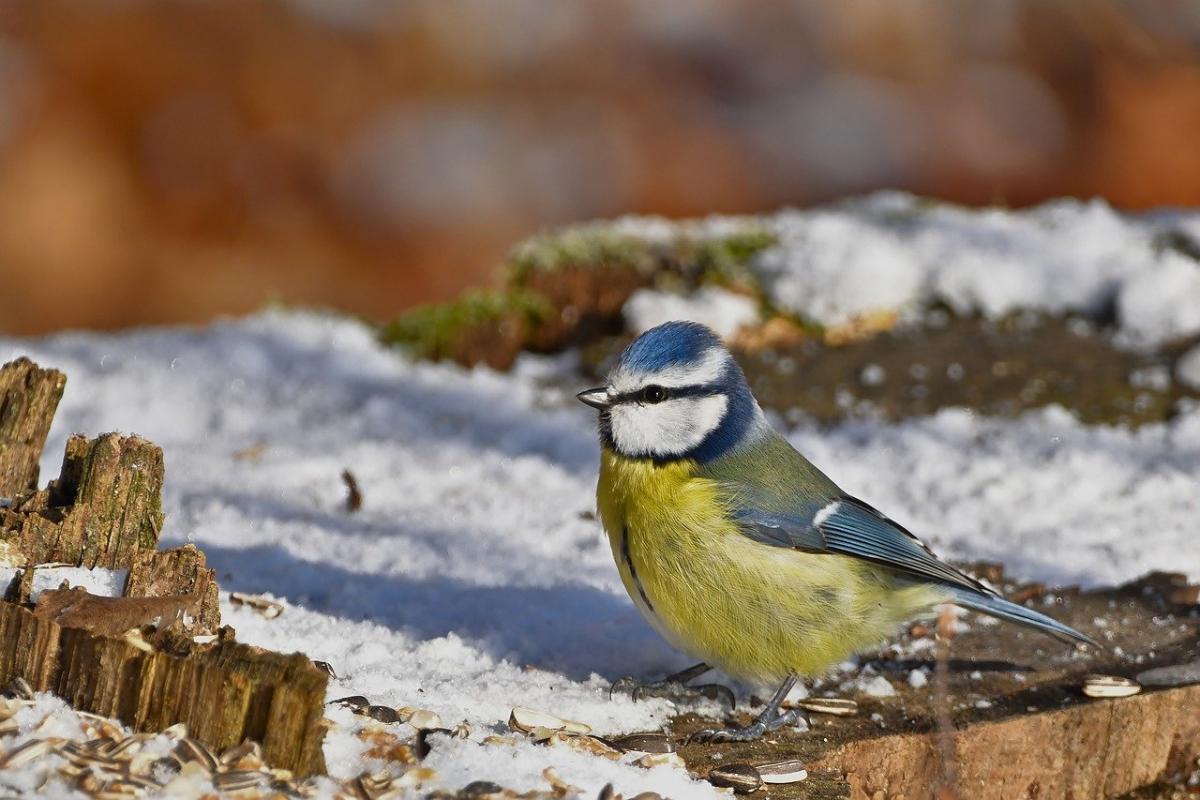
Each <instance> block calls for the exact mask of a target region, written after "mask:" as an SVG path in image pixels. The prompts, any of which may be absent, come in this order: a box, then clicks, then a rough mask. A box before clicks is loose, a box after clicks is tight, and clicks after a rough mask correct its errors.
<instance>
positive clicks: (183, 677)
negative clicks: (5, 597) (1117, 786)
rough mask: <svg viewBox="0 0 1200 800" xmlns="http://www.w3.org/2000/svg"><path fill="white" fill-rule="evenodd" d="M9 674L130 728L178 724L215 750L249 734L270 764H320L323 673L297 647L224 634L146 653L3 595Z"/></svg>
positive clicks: (2, 649)
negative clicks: (273, 647)
mask: <svg viewBox="0 0 1200 800" xmlns="http://www.w3.org/2000/svg"><path fill="white" fill-rule="evenodd" d="M16 677H20V678H24V679H25V680H27V681H28V682H29V684H30V685H31V686H32V687H33V688H34V689H36V690H41V691H50V692H53V693H55V694H57V695H59V696H61V697H63V698H65V699H66V700H67V701H68V702H70V703H71V705H72V706H74V707H75V708H78V709H82V710H85V711H91V712H93V713H96V714H104V715H107V716H112V717H116V718H118V719H120V720H122V721H123V722H125V723H126V724H128V725H130V726H131V727H133V728H135V729H137V730H143V731H155V730H162V729H163V728H165V727H167V726H169V725H173V724H175V723H176V722H182V723H184V724H186V725H187V727H188V730H189V732H190V733H191V735H192V736H194V737H195V738H197V739H199V740H200V741H202V742H204V743H205V744H207V745H209V746H210V747H212V748H214V749H216V750H218V751H219V750H221V749H224V748H226V747H230V746H233V745H235V744H238V743H240V742H241V741H242V740H243V739H246V738H250V739H254V740H255V741H258V742H260V743H261V744H262V745H263V754H264V757H265V759H266V760H267V762H268V763H270V764H272V765H274V766H278V767H283V768H285V769H290V770H292V771H293V772H295V773H296V774H297V775H309V774H313V773H320V772H323V771H324V769H325V763H324V757H323V755H322V751H321V740H322V736H323V733H324V730H323V727H322V724H321V720H322V717H323V714H324V702H325V686H326V683H327V681H328V676H327V675H326V674H325V673H324V672H322V671H321V670H319V669H317V668H316V667H315V666H313V664H312V662H311V661H309V660H308V659H307V658H306V657H305V656H303V655H302V654H299V653H295V654H292V655H283V654H280V653H272V652H268V651H264V650H261V649H259V648H255V647H250V646H249V645H244V644H238V643H236V642H234V641H232V640H230V639H228V638H226V639H223V640H221V641H218V642H217V643H216V644H214V645H211V646H208V647H199V648H196V650H195V651H194V652H192V653H190V654H187V655H179V654H176V653H169V652H165V651H162V650H156V651H154V652H150V653H147V652H145V651H143V650H141V649H139V648H137V647H135V646H133V645H131V644H130V643H129V642H127V641H125V640H124V639H122V638H117V637H109V636H104V635H98V634H95V633H92V632H91V631H89V630H86V629H84V628H68V627H64V626H62V625H59V624H58V623H57V622H56V621H55V620H54V619H53V618H51V617H50V616H49V615H47V616H38V615H37V614H35V613H34V612H32V611H30V610H29V609H28V608H24V607H22V606H19V605H15V604H13V603H7V602H3V603H0V684H4V683H7V682H8V681H11V680H12V679H13V678H16Z"/></svg>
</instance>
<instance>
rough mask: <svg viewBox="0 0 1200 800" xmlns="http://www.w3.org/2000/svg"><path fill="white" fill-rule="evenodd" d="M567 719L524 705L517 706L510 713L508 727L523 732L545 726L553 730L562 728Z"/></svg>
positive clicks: (529, 731)
mask: <svg viewBox="0 0 1200 800" xmlns="http://www.w3.org/2000/svg"><path fill="white" fill-rule="evenodd" d="M565 724H566V721H565V720H563V719H560V718H559V717H556V716H554V715H553V714H547V713H545V712H544V711H536V710H534V709H532V708H525V707H523V706H515V707H514V708H513V710H512V712H511V713H509V715H508V727H509V728H510V729H511V730H514V731H520V732H521V733H531V732H533V731H534V730H535V729H537V728H545V729H547V730H551V731H557V730H562V728H563V726H564V725H565Z"/></svg>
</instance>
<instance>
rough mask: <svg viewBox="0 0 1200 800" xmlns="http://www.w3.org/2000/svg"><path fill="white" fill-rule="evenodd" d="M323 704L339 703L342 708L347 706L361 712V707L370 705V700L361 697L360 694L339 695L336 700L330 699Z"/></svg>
mask: <svg viewBox="0 0 1200 800" xmlns="http://www.w3.org/2000/svg"><path fill="white" fill-rule="evenodd" d="M325 705H327V706H332V705H339V706H342V707H343V708H348V709H350V710H351V711H354V712H355V713H359V714H361V713H363V709H365V708H366V707H367V706H369V705H371V701H370V700H368V699H367V698H365V697H363V696H362V695H361V694H352V695H350V696H349V697H339V698H337V699H336V700H330V701H329V702H328V703H326V704H325Z"/></svg>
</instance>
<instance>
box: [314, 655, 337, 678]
mask: <svg viewBox="0 0 1200 800" xmlns="http://www.w3.org/2000/svg"><path fill="white" fill-rule="evenodd" d="M313 666H314V667H316V668H317V669H319V670H321V672H324V673H325V674H326V675H328V676H329V677H331V678H333V679H334V680H337V676H338V674H337V670H335V669H334V668H333V664H330V663H329V662H328V661H317V660H315V659H314V660H313Z"/></svg>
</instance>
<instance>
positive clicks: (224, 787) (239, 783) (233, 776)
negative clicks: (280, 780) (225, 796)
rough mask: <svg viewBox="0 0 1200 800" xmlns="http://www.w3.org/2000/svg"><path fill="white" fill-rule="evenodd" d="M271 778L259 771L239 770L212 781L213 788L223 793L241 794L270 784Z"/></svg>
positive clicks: (226, 773) (222, 774) (223, 773)
mask: <svg viewBox="0 0 1200 800" xmlns="http://www.w3.org/2000/svg"><path fill="white" fill-rule="evenodd" d="M270 780H271V779H270V777H269V776H267V775H266V774H264V773H262V772H259V771H257V770H248V769H238V770H233V771H232V772H222V773H221V774H220V775H217V776H216V777H214V778H213V779H212V782H213V786H215V787H216V788H217V790H218V791H222V792H240V791H242V790H243V789H253V788H254V787H256V786H262V785H264V784H266V783H269V782H270Z"/></svg>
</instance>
